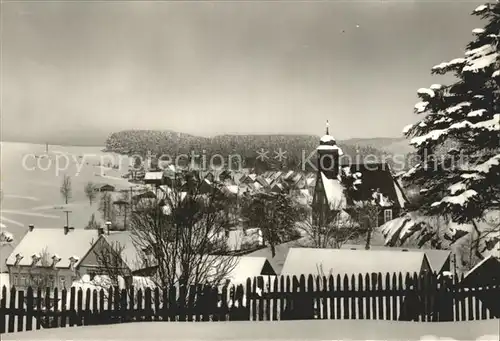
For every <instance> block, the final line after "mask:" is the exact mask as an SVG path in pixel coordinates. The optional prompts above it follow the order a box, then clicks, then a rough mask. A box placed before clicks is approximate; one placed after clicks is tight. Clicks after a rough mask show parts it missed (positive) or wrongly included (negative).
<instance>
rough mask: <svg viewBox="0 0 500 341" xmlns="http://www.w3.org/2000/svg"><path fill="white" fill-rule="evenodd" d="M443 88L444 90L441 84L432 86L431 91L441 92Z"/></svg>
mask: <svg viewBox="0 0 500 341" xmlns="http://www.w3.org/2000/svg"><path fill="white" fill-rule="evenodd" d="M442 88H443V86H442V85H441V84H432V85H431V86H430V89H431V90H434V91H436V90H441V89H442Z"/></svg>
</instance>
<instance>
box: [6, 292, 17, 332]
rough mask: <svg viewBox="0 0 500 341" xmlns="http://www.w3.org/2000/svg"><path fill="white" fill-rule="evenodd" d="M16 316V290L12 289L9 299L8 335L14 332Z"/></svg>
mask: <svg viewBox="0 0 500 341" xmlns="http://www.w3.org/2000/svg"><path fill="white" fill-rule="evenodd" d="M15 314H16V288H15V287H12V288H11V289H10V299H9V325H8V330H7V332H8V333H13V332H14V320H15V316H16V315H15Z"/></svg>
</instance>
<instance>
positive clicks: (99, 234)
mask: <svg viewBox="0 0 500 341" xmlns="http://www.w3.org/2000/svg"><path fill="white" fill-rule="evenodd" d="M103 234H104V228H103V227H98V228H97V235H98V236H102V235H103Z"/></svg>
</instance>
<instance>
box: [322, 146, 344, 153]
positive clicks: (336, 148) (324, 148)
mask: <svg viewBox="0 0 500 341" xmlns="http://www.w3.org/2000/svg"><path fill="white" fill-rule="evenodd" d="M316 150H338V153H339V155H344V152H343V151H342V148H340V147H339V146H330V145H326V144H322V145H320V146H318V148H316Z"/></svg>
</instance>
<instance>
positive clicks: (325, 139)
mask: <svg viewBox="0 0 500 341" xmlns="http://www.w3.org/2000/svg"><path fill="white" fill-rule="evenodd" d="M319 141H320V142H323V143H328V142H335V139H334V138H333V136H331V135H323V137H322V138H320V139H319Z"/></svg>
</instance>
